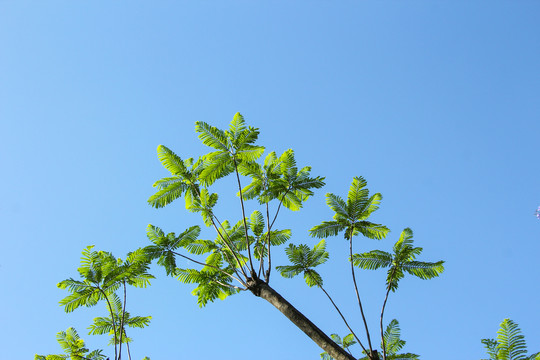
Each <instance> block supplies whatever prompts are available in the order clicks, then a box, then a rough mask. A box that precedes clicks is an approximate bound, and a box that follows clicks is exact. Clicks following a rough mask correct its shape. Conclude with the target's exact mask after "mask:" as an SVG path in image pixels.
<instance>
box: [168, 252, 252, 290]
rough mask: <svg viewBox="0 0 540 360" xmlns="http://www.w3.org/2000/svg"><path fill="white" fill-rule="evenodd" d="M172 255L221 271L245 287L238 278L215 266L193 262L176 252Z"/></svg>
mask: <svg viewBox="0 0 540 360" xmlns="http://www.w3.org/2000/svg"><path fill="white" fill-rule="evenodd" d="M173 254H175V255H178V256H181V257H183V258H184V259H187V260H189V261H193V262H194V263H196V264H199V265H203V266H208V267H211V268H213V269H216V270H219V271H221V272H222V273H224V274H225V275H227V276H229V277H231V278H233V279H235V280H236V281H238V282H239V283H240V284H242V285H244V286H246V284H245V283H244V282H243V281H242V280H240V279H238V278H237V277H236V276H234V275H231V274H229V273H228V272H226V271H224V270H223V269H221V268H219V267H217V266H214V265H210V264H205V263H202V262H200V261H197V260H194V259H192V258H190V257H189V256H186V255H182V254H180V253H177V252H176V251H173Z"/></svg>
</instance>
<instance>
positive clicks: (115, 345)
mask: <svg viewBox="0 0 540 360" xmlns="http://www.w3.org/2000/svg"><path fill="white" fill-rule="evenodd" d="M98 290H99V291H100V292H101V293H102V294H103V296H104V297H105V301H106V302H107V306H108V307H109V313H110V314H111V320H112V326H113V332H114V358H115V360H116V359H118V360H119V358H118V350H117V343H118V338H117V337H116V325H115V323H116V320H115V318H114V312H113V309H112V306H111V303H110V301H109V297H108V296H107V294H106V293H105V291H103V289H101V288H100V287H98Z"/></svg>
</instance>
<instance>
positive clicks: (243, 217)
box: [233, 156, 257, 277]
mask: <svg viewBox="0 0 540 360" xmlns="http://www.w3.org/2000/svg"><path fill="white" fill-rule="evenodd" d="M233 162H234V170H235V173H236V180H237V181H238V191H239V192H240V205H241V206H242V220H243V221H244V231H245V233H246V247H247V251H248V258H249V266H250V267H251V276H252V277H255V276H256V275H257V274H256V273H255V268H254V267H253V261H252V260H251V248H250V246H249V235H248V229H247V223H246V211H245V209H244V196H243V195H242V184H241V183H240V174H238V166H237V164H236V159H235V158H234V156H233Z"/></svg>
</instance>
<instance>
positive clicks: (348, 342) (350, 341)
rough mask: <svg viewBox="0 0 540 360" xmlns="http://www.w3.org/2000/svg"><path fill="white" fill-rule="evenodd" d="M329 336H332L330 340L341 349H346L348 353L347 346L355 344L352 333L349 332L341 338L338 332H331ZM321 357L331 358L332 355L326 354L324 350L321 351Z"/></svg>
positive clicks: (327, 359) (323, 359) (329, 359)
mask: <svg viewBox="0 0 540 360" xmlns="http://www.w3.org/2000/svg"><path fill="white" fill-rule="evenodd" d="M330 337H331V338H332V340H333V341H334V342H335V343H336V344H338V345H339V346H341V347H342V348H343V349H345V350H347V351H348V352H349V353H350V350H349V347H351V346H353V345H354V344H356V340H355V339H354V335H353V334H349V335H347V336H345V337H344V338H343V339H341V337H340V336H339V335H338V334H331V335H330ZM321 359H322V360H333V357H331V356H330V355H328V353H327V352H326V351H325V352H323V353H321Z"/></svg>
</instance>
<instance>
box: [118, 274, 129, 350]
mask: <svg viewBox="0 0 540 360" xmlns="http://www.w3.org/2000/svg"><path fill="white" fill-rule="evenodd" d="M123 285H124V306H123V308H122V319H121V320H120V344H118V346H119V347H120V349H119V351H118V360H120V359H121V358H122V336H123V335H124V320H125V317H126V298H127V296H126V280H125V279H124V280H123Z"/></svg>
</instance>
